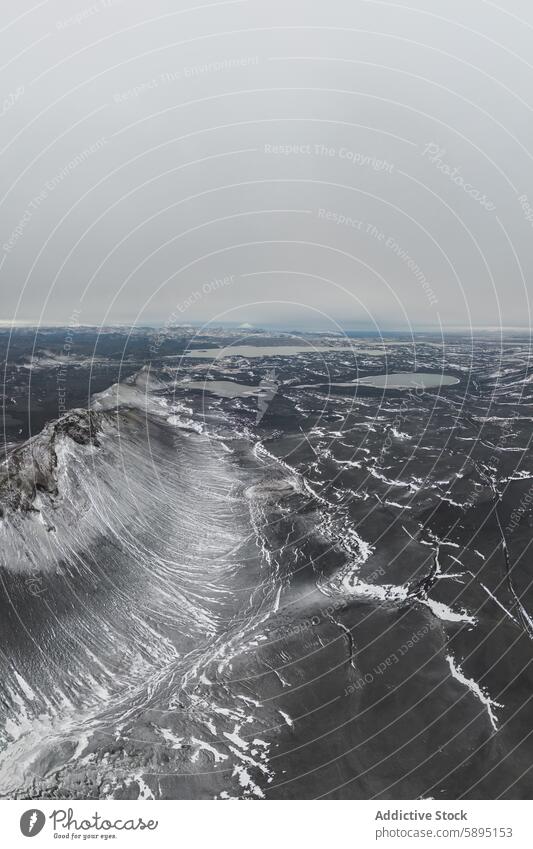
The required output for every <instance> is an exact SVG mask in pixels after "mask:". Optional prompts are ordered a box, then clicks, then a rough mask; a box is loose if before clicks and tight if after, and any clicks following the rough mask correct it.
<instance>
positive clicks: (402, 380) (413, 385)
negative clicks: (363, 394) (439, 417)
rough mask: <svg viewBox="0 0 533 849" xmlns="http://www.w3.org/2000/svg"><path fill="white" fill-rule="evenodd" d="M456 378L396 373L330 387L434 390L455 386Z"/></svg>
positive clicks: (457, 380) (422, 373)
mask: <svg viewBox="0 0 533 849" xmlns="http://www.w3.org/2000/svg"><path fill="white" fill-rule="evenodd" d="M459 382H460V381H459V379H458V378H457V377H452V376H451V375H450V374H432V373H430V372H398V373H396V374H374V375H372V376H371V377H360V378H359V380H353V381H351V382H350V383H332V384H331V386H371V387H373V388H374V389H436V388H437V387H441V386H455V385H456V384H457V383H459Z"/></svg>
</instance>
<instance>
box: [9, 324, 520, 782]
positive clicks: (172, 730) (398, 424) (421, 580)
mask: <svg viewBox="0 0 533 849" xmlns="http://www.w3.org/2000/svg"><path fill="white" fill-rule="evenodd" d="M246 341H247V344H249V343H250V340H246ZM253 341H258V340H253ZM395 341H396V343H397V341H398V340H395ZM214 344H215V341H214V340H213V341H212V343H211V347H214ZM261 344H263V345H265V344H266V343H265V340H264V339H262V340H261ZM286 344H288V343H286ZM323 344H332V343H331V342H330V343H328V342H327V341H325V342H324V343H323ZM346 344H347V343H346V340H345V341H344V343H343V345H342V347H345V345H346ZM204 347H205V343H204ZM215 356H216V355H215ZM385 371H387V372H388V373H389V374H391V373H403V372H406V373H408V374H410V375H412V374H413V372H416V373H417V374H418V375H419V378H418V380H417V381H416V383H417V384H419V385H415V386H414V387H413V388H411V389H408V390H394V389H386V390H383V389H379V388H372V387H370V386H368V385H365V384H358V385H355V384H353V381H354V380H355V379H357V378H361V377H369V376H371V375H378V374H382V373H384V372H385ZM423 374H425V375H426V377H425V378H422V377H421V375H423ZM440 374H445V375H449V376H451V377H455V378H456V379H457V380H458V382H457V383H456V384H454V385H447V386H440V387H439V385H438V383H439V380H438V379H437V381H436V383H437V386H436V388H424V382H425V383H426V384H427V382H428V380H429V378H428V377H427V375H433V376H434V377H435V376H437V378H438V376H439V375H440ZM186 381H192V383H191V384H190V385H189V386H188V385H187V382H186ZM434 382H435V381H434ZM365 383H368V381H366V382H365ZM204 384H205V386H204ZM237 384H240V386H239V385H237ZM532 384H533V369H531V368H530V366H529V346H528V344H527V342H526V341H525V340H524V341H523V340H520V339H513V340H509V341H508V342H507V343H506V344H505V345H504V346H502V345H499V344H497V343H493V342H490V341H483V340H478V341H475V342H474V343H472V340H460V339H458V338H456V339H454V340H453V341H452V342H450V341H448V343H447V344H446V345H445V346H442V345H439V344H438V343H437V340H430V339H425V340H420V341H419V342H418V343H417V347H416V349H415V348H413V346H412V345H410V344H400V345H398V344H392V343H391V344H388V343H387V344H385V346H383V345H381V346H380V348H379V349H378V346H377V345H376V344H375V343H372V344H371V343H369V342H368V341H367V342H365V343H364V344H362V343H356V348H355V350H354V351H345V350H333V351H331V352H329V351H323V350H318V351H315V352H313V351H312V350H309V352H305V351H304V352H301V353H297V354H293V355H288V354H287V352H284V353H283V354H282V355H276V353H275V349H273V350H272V351H270V352H268V351H267V352H263V355H262V356H261V357H252V356H250V352H249V351H246V356H244V357H241V356H238V349H237V351H236V350H232V351H231V355H230V356H227V352H224V353H223V354H222V358H216V359H215V360H214V361H212V357H211V358H205V359H202V358H195V359H189V358H188V357H182V356H167V355H166V354H165V356H164V357H162V358H160V359H159V360H158V361H157V362H154V363H153V364H152V367H151V369H143V370H141V371H140V372H139V373H138V375H137V376H136V377H135V378H129V379H128V380H126V381H125V382H123V383H121V384H120V386H113V387H112V388H111V389H110V390H108V391H106V392H104V393H102V394H100V395H97V396H95V397H94V398H93V401H92V405H91V410H90V411H88V410H81V411H76V412H73V413H71V414H69V415H66V416H64V417H62V418H61V419H60V420H59V421H58V422H56V423H52V424H49V425H47V427H46V428H45V430H44V431H43V432H42V433H41V434H39V435H38V436H36V437H34V438H33V439H32V440H31V441H30V442H27V443H25V444H23V445H22V446H21V447H19V448H17V449H15V450H14V451H13V452H11V453H10V454H9V457H8V460H7V464H6V465H5V468H4V470H3V473H2V478H1V479H0V497H1V500H2V510H3V513H2V518H1V520H0V533H1V537H2V551H3V561H2V570H1V577H2V591H3V601H2V604H3V616H2V619H1V622H2V624H1V626H0V627H1V628H2V665H3V669H2V672H3V675H2V680H3V699H2V705H3V708H2V711H3V718H4V736H3V747H4V748H3V751H2V753H1V754H0V791H1V792H2V794H3V795H15V796H25V797H28V796H31V797H39V796H59V797H65V798H68V797H79V798H85V797H93V796H94V797H109V796H116V797H132V798H138V797H139V798H151V797H155V798H159V797H162V798H228V797H244V798H264V797H268V798H310V797H319V796H320V797H322V796H324V797H333V798H359V797H364V798H368V797H374V796H377V797H382V798H416V797H420V796H433V797H437V798H438V797H446V798H459V797H467V798H476V797H487V798H495V797H497V796H500V795H503V796H507V797H511V798H513V797H524V798H527V797H529V796H530V794H531V779H530V767H531V765H532V763H533V760H532V751H531V742H530V741H531V736H530V735H531V732H532V731H533V724H532V720H531V716H532V712H531V697H532V695H533V680H532V674H531V670H530V658H531V652H532V647H533V644H532V639H533V598H532V589H531V578H532V576H531V574H530V573H531V569H530V565H529V556H528V554H529V544H530V541H531V534H532V531H531V526H532V524H533V520H532V513H531V507H532V505H533V495H532V494H531V491H532V487H533V464H532V460H531V455H530V447H529V443H530V434H531V421H532V416H533V414H532V409H533V392H532V389H531V386H532Z"/></svg>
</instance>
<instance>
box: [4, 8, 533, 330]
mask: <svg viewBox="0 0 533 849" xmlns="http://www.w3.org/2000/svg"><path fill="white" fill-rule="evenodd" d="M4 9H5V13H4V17H5V21H4V24H3V27H2V28H1V29H0V40H1V41H0V43H1V45H2V50H1V55H2V59H1V62H2V66H3V69H2V80H3V83H2V97H3V101H2V105H1V108H0V118H1V122H0V127H1V135H0V145H1V162H2V168H1V187H0V192H1V220H2V239H1V249H0V262H1V263H2V265H1V271H0V280H1V301H0V302H1V304H2V312H1V315H0V318H1V319H2V320H3V321H4V322H6V321H7V322H11V321H12V320H13V319H15V320H17V321H27V322H36V323H42V324H51V323H67V322H68V321H69V319H70V318H71V316H72V315H76V316H77V317H78V318H79V321H80V322H81V323H86V324H93V323H94V324H109V323H122V322H126V323H136V324H146V323H154V322H162V323H171V322H175V321H176V319H177V318H179V320H180V321H182V322H183V323H187V322H192V323H194V322H197V321H206V322H207V321H214V322H219V321H232V322H233V321H237V322H250V323H252V324H257V325H260V324H262V323H268V324H279V325H299V326H301V327H309V328H321V329H322V328H323V329H334V328H336V327H343V328H351V327H353V328H357V327H368V328H372V327H380V328H381V329H390V328H397V329H405V328H408V327H409V326H411V327H414V328H424V327H433V326H438V325H443V326H445V327H451V326H469V325H474V326H486V325H490V326H499V325H504V326H524V325H528V324H529V318H530V308H529V295H530V294H531V288H532V280H533V261H532V249H531V245H532V242H533V239H532V237H533V145H532V139H533V133H532V128H533V112H532V109H533V64H532V63H533V60H532V59H531V55H532V51H531V44H532V40H533V8H531V4H530V3H529V2H526V0H523V2H522V1H520V2H519V0H500V2H499V4H494V3H490V4H489V3H488V2H480V1H479V0H469V2H468V3H465V2H464V0H461V2H455V0H410V2H409V4H407V3H406V4H405V5H403V4H402V3H400V2H396V1H395V0H393V2H374V0H370V2H361V1H360V0H328V2H322V1H321V0H316V2H310V0H303V2H295V0H231V2H227V0H226V2H207V1H206V2H195V0H177V2H176V0H151V2H149V3H147V2H145V0H114V1H113V0H107V2H105V0H104V2H94V3H92V4H91V3H90V2H85V0H44V2H42V0H41V2H34V3H33V2H28V0H19V2H18V3H17V4H6V5H5V7H4Z"/></svg>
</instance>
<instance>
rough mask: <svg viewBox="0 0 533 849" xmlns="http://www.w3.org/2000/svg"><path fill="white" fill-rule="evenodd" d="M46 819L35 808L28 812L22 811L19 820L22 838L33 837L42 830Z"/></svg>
mask: <svg viewBox="0 0 533 849" xmlns="http://www.w3.org/2000/svg"><path fill="white" fill-rule="evenodd" d="M45 822H46V817H45V815H44V814H43V812H42V811H39V810H38V809H37V808H31V810H29V811H24V813H23V814H22V816H21V818H20V830H21V832H22V834H23V835H24V837H35V836H36V835H37V834H39V832H40V831H42V830H43V827H44V824H45Z"/></svg>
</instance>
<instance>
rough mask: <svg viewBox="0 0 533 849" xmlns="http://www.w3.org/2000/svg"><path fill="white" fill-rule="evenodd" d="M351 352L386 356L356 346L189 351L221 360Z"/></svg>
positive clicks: (377, 350) (193, 356) (194, 355)
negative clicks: (227, 358)
mask: <svg viewBox="0 0 533 849" xmlns="http://www.w3.org/2000/svg"><path fill="white" fill-rule="evenodd" d="M346 351H351V352H352V353H353V354H354V355H357V354H368V355H376V354H377V355H381V356H384V355H385V354H386V351H385V350H383V348H381V349H380V348H358V347H357V346H356V345H339V346H337V347H333V346H332V345H265V346H260V345H257V346H256V345H235V346H234V347H233V346H230V347H226V348H198V349H197V350H194V351H187V353H186V354H185V356H186V357H187V358H190V359H196V360H197V359H202V360H203V359H212V360H221V359H224V358H225V357H246V358H247V359H248V358H253V357H290V356H293V355H294V354H336V353H342V352H346Z"/></svg>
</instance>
